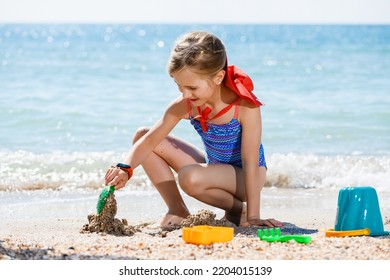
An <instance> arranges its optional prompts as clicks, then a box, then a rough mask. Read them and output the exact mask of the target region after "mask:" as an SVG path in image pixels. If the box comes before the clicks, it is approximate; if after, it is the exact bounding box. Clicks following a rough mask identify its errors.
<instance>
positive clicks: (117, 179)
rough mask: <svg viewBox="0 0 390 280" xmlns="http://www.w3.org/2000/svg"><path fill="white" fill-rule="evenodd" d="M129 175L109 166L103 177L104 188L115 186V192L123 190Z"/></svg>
mask: <svg viewBox="0 0 390 280" xmlns="http://www.w3.org/2000/svg"><path fill="white" fill-rule="evenodd" d="M129 179H130V178H129V175H128V174H127V172H126V171H123V170H122V169H120V168H118V167H115V166H111V167H110V168H109V169H108V170H107V172H106V175H105V177H104V180H105V185H106V186H113V185H114V186H115V190H119V189H121V188H123V187H124V186H125V185H126V183H127V181H128V180H129Z"/></svg>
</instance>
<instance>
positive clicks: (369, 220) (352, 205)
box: [325, 186, 389, 237]
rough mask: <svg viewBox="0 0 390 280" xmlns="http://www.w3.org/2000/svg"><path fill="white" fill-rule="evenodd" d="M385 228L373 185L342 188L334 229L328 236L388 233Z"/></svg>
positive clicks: (326, 234)
mask: <svg viewBox="0 0 390 280" xmlns="http://www.w3.org/2000/svg"><path fill="white" fill-rule="evenodd" d="M388 234H389V232H387V231H385V230H384V227H383V222H382V215H381V212H380V208H379V201H378V195H377V193H376V190H375V189H374V188H373V187H369V186H363V187H346V188H343V189H341V190H340V192H339V197H338V201H337V214H336V222H335V226H334V229H329V230H326V231H325V236H326V237H345V236H359V235H370V236H380V235H388Z"/></svg>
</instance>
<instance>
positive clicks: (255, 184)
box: [240, 105, 283, 227]
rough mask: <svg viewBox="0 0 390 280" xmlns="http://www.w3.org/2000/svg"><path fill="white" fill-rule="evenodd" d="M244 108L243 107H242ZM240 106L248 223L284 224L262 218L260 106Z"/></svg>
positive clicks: (270, 225)
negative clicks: (259, 164)
mask: <svg viewBox="0 0 390 280" xmlns="http://www.w3.org/2000/svg"><path fill="white" fill-rule="evenodd" d="M241 108H242V109H241ZM241 108H240V112H241V117H240V122H241V125H242V143H241V145H242V147H241V149H242V168H243V172H244V176H245V191H246V199H247V222H248V223H247V224H248V225H258V226H263V225H264V226H269V227H275V226H282V225H283V224H282V223H281V222H279V221H277V220H275V219H261V218H260V198H261V190H262V188H263V186H260V185H259V184H260V174H259V166H258V163H259V147H260V144H261V133H262V122H261V113H260V107H254V106H253V105H246V106H242V107H241Z"/></svg>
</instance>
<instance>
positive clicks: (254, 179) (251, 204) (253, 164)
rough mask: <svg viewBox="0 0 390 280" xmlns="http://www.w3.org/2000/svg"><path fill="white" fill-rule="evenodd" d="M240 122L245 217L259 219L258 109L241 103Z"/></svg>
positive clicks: (260, 129) (259, 126)
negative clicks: (245, 201) (245, 199)
mask: <svg viewBox="0 0 390 280" xmlns="http://www.w3.org/2000/svg"><path fill="white" fill-rule="evenodd" d="M241 104H242V105H244V104H246V106H241V108H240V115H241V116H240V122H241V126H242V143H241V155H242V169H243V172H244V176H245V191H246V198H247V217H248V219H249V220H251V219H260V191H261V187H262V186H259V181H260V178H259V166H258V162H259V147H260V143H261V132H262V124H261V116H260V108H259V107H255V106H253V105H249V104H248V103H247V102H245V101H241Z"/></svg>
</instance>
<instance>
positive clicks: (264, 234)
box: [257, 228, 311, 244]
mask: <svg viewBox="0 0 390 280" xmlns="http://www.w3.org/2000/svg"><path fill="white" fill-rule="evenodd" d="M257 236H258V237H259V238H260V240H263V241H267V242H287V241H290V240H295V241H296V242H298V243H302V244H309V243H310V242H311V236H307V235H282V234H281V231H280V228H269V229H259V230H257Z"/></svg>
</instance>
